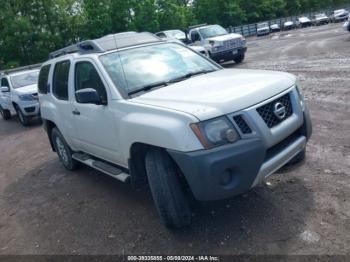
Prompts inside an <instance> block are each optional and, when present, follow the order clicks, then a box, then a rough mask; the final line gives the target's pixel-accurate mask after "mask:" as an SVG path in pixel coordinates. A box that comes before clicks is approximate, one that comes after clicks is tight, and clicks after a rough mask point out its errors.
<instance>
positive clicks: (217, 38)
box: [206, 34, 242, 42]
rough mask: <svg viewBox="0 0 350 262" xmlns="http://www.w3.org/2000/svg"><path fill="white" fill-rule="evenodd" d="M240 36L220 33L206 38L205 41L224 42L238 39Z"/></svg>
mask: <svg viewBox="0 0 350 262" xmlns="http://www.w3.org/2000/svg"><path fill="white" fill-rule="evenodd" d="M241 37H242V36H241V35H240V34H227V35H220V36H215V37H210V38H207V39H206V40H207V41H215V42H225V41H228V40H232V39H238V38H241Z"/></svg>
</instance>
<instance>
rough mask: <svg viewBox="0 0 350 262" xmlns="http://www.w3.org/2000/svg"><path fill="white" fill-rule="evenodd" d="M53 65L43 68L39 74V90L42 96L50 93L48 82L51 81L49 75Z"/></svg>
mask: <svg viewBox="0 0 350 262" xmlns="http://www.w3.org/2000/svg"><path fill="white" fill-rule="evenodd" d="M50 68H51V65H46V66H43V67H42V68H41V70H40V73H39V80H38V90H39V93H40V94H47V93H48V92H49V91H48V80H49V73H50Z"/></svg>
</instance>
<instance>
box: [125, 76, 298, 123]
mask: <svg viewBox="0 0 350 262" xmlns="http://www.w3.org/2000/svg"><path fill="white" fill-rule="evenodd" d="M295 82H296V78H295V76H293V75H291V74H288V73H281V72H274V71H262V70H243V69H222V70H219V71H216V72H213V73H209V74H206V75H200V76H197V77H193V78H190V79H188V80H186V81H183V82H179V83H176V84H173V85H169V86H167V87H163V88H160V89H157V90H154V91H151V92H148V93H146V94H143V95H141V96H139V97H136V98H133V99H131V100H130V101H131V102H135V103H142V104H147V105H152V106H158V107H163V108H168V109H172V110H177V111H182V112H185V113H188V114H191V115H194V116H195V117H197V118H198V119H199V120H207V119H210V118H214V117H218V116H221V115H225V114H229V113H233V112H237V111H240V110H242V109H245V108H248V107H251V106H253V105H255V104H258V103H260V102H262V101H264V100H266V99H268V98H271V97H273V96H275V95H277V94H279V93H281V92H283V91H284V90H286V89H288V88H289V87H291V86H293V85H294V84H295Z"/></svg>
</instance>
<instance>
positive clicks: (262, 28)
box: [258, 26, 270, 31]
mask: <svg viewBox="0 0 350 262" xmlns="http://www.w3.org/2000/svg"><path fill="white" fill-rule="evenodd" d="M263 30H270V28H269V27H268V26H265V27H260V28H258V31H263Z"/></svg>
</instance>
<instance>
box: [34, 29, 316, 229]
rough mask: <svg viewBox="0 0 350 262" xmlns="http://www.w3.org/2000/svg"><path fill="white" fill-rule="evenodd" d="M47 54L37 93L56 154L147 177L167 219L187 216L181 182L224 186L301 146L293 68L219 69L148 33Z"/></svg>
mask: <svg viewBox="0 0 350 262" xmlns="http://www.w3.org/2000/svg"><path fill="white" fill-rule="evenodd" d="M50 57H51V59H50V60H48V61H47V62H45V63H44V64H43V66H42V68H41V72H40V77H41V79H42V81H39V100H40V103H41V110H42V117H43V122H44V127H45V129H46V132H47V135H48V138H49V141H50V145H51V147H52V149H53V150H54V151H55V152H57V154H58V157H59V159H60V161H61V162H62V164H63V165H64V166H65V168H67V169H68V170H74V169H76V168H78V166H79V165H78V163H83V164H86V165H88V166H90V167H92V168H94V169H96V170H99V171H101V172H103V173H105V174H107V175H110V176H111V177H113V178H115V179H118V180H120V181H123V182H130V183H131V185H133V186H134V187H142V186H146V185H147V184H149V186H150V189H151V192H152V196H153V199H154V202H155V205H156V207H157V210H158V213H159V215H160V217H161V219H162V221H163V223H164V224H165V225H167V226H169V227H182V226H186V225H189V224H190V223H191V218H192V212H191V208H190V205H189V200H188V193H189V191H190V192H192V194H193V195H194V197H195V198H196V199H197V200H199V201H210V200H219V199H225V198H230V197H232V196H235V195H238V194H242V193H243V192H246V191H247V190H250V189H251V188H253V187H255V186H257V185H258V184H259V183H261V182H262V181H263V180H264V178H266V177H267V176H269V175H271V174H273V173H275V172H276V171H277V170H278V169H279V168H281V167H282V166H284V165H285V164H287V163H295V162H298V161H301V160H302V159H303V158H304V157H305V147H306V144H307V141H308V139H309V138H310V136H311V133H312V127H311V121H310V115H309V111H308V107H307V104H306V103H305V101H304V99H303V96H302V93H301V90H300V87H299V86H298V82H297V79H296V77H295V76H294V75H291V74H288V73H281V72H276V71H262V70H244V69H224V68H222V67H221V66H219V65H218V64H216V63H214V62H212V61H211V60H210V59H207V58H205V57H203V56H201V55H199V54H197V53H196V52H193V51H192V50H191V49H189V48H188V47H186V46H184V45H182V44H179V43H174V42H166V41H162V40H160V39H159V38H157V37H155V36H154V35H152V34H148V33H135V34H134V35H131V34H129V35H128V36H127V37H126V36H120V35H118V34H116V35H113V36H106V37H103V38H100V39H95V40H89V41H84V42H81V43H78V44H77V45H74V46H70V47H67V48H65V49H62V50H58V51H56V52H53V53H52V54H51V55H50Z"/></svg>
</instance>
